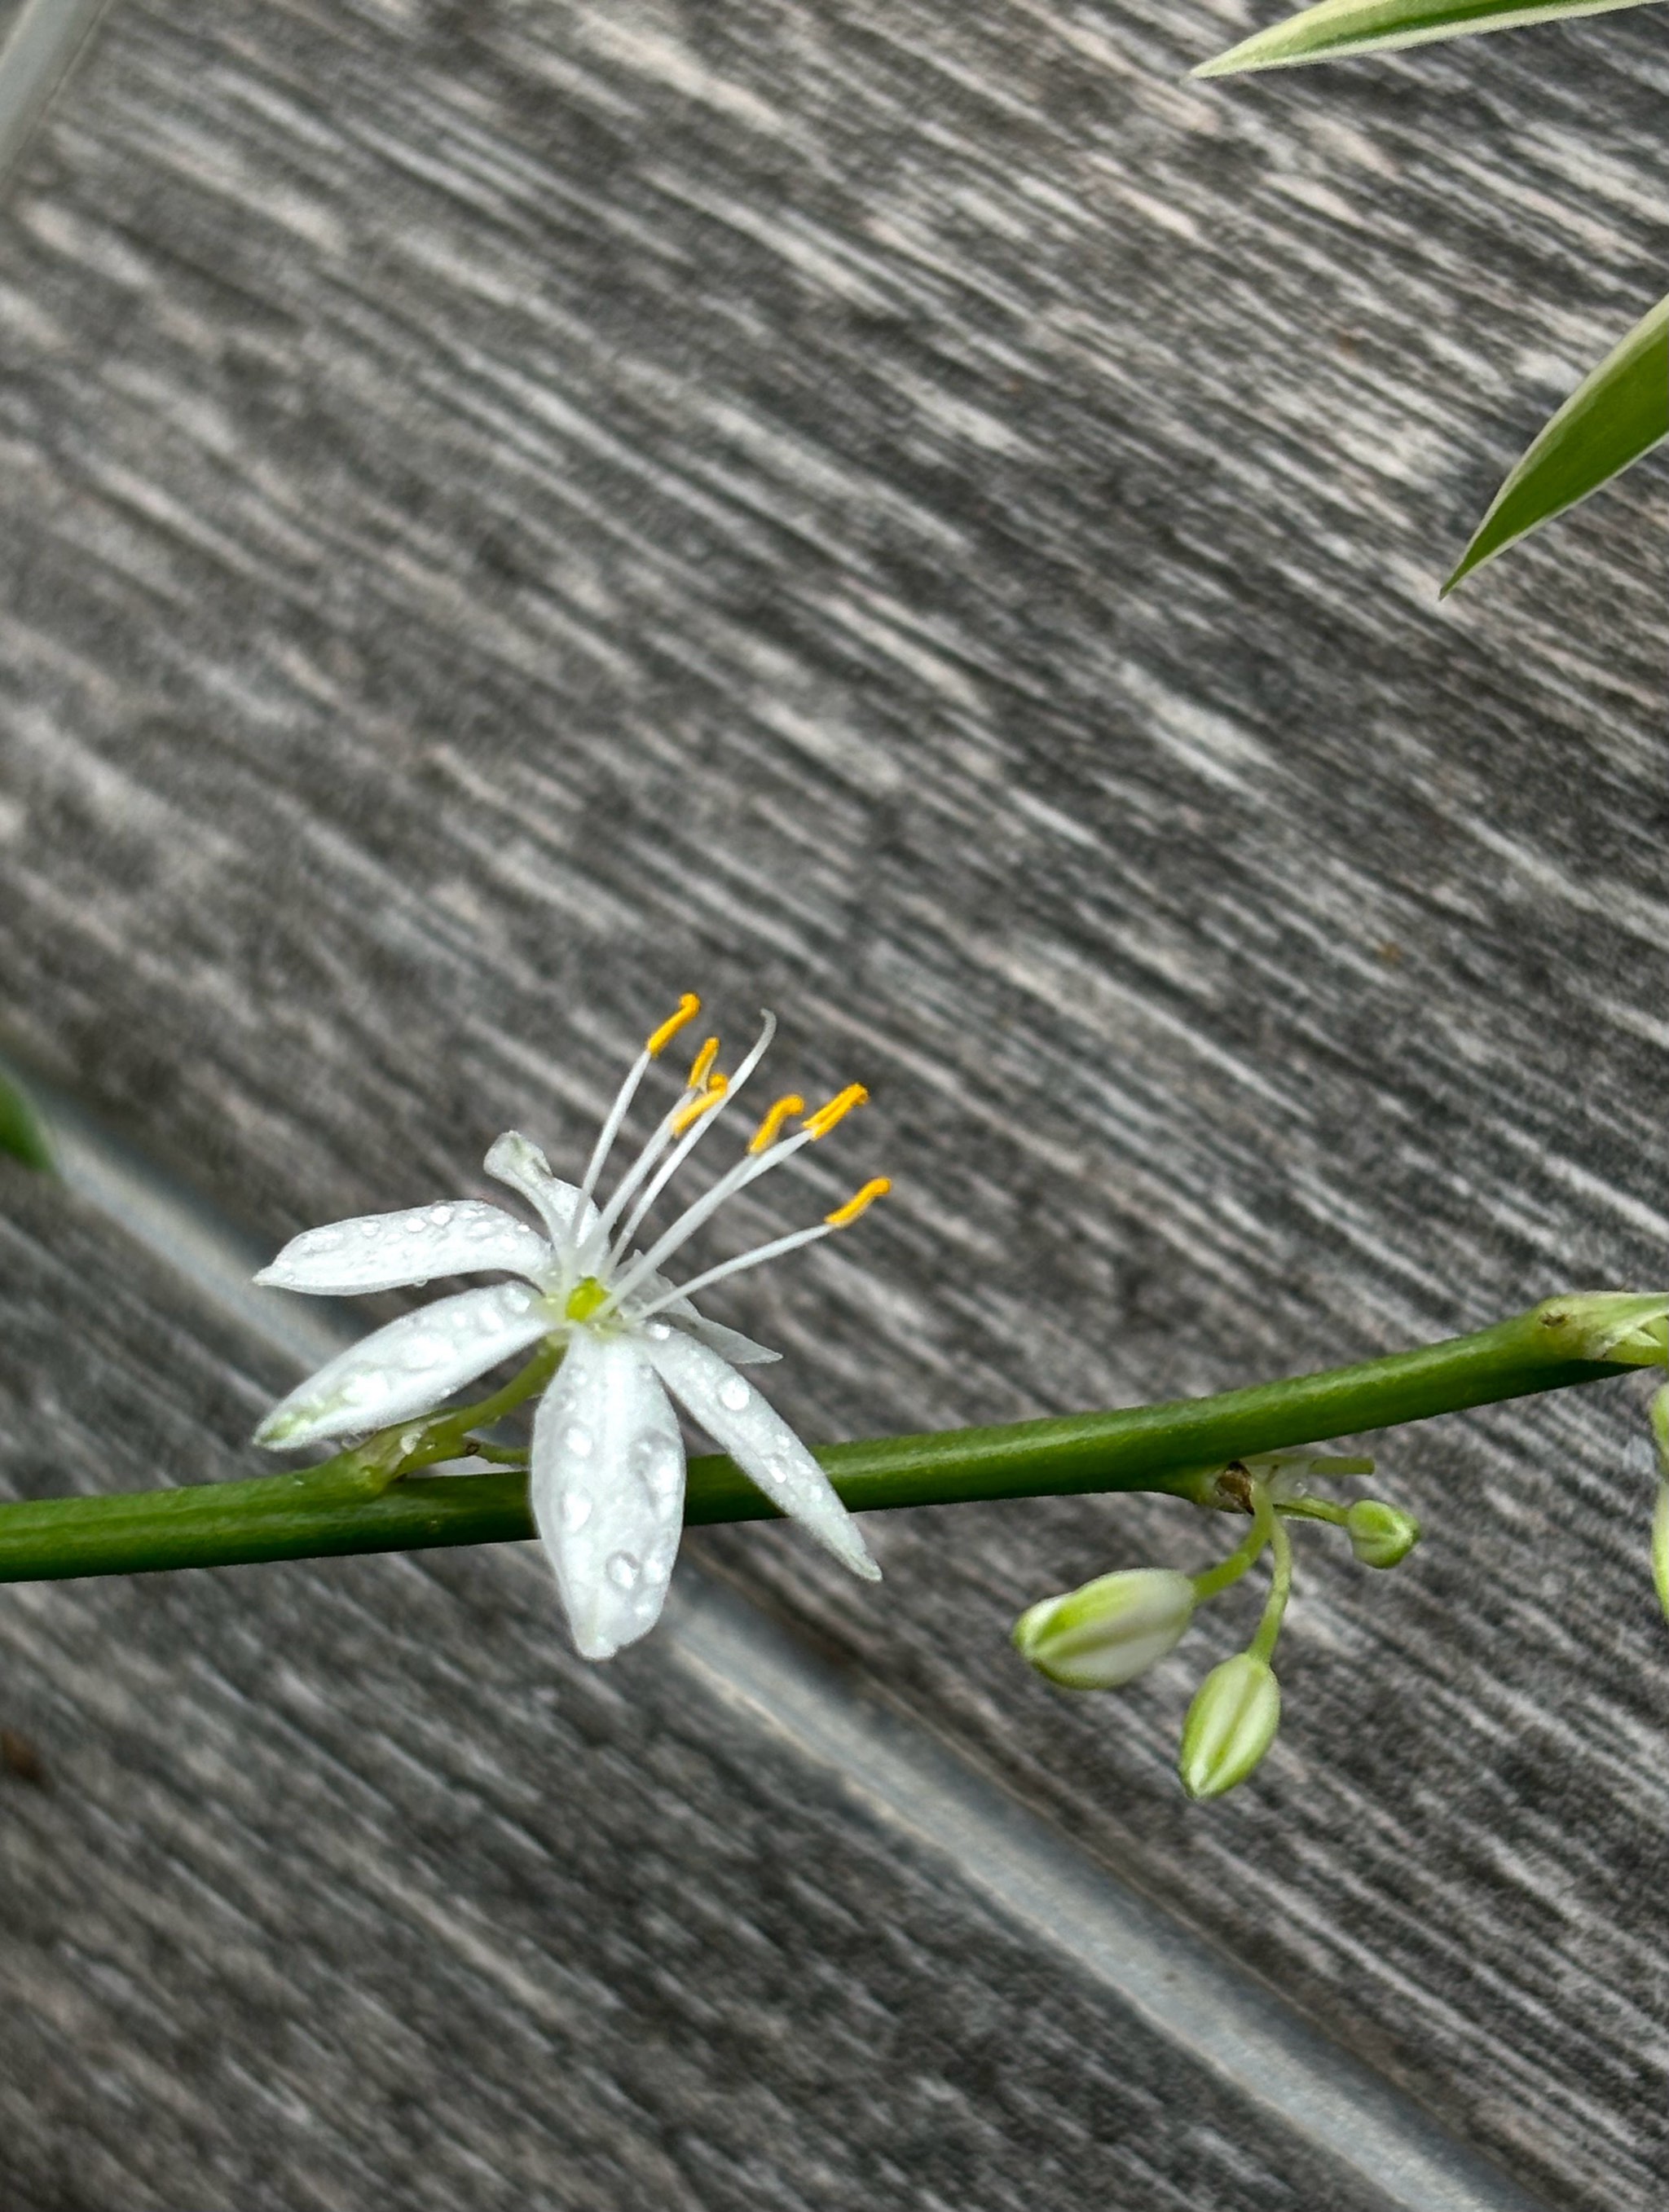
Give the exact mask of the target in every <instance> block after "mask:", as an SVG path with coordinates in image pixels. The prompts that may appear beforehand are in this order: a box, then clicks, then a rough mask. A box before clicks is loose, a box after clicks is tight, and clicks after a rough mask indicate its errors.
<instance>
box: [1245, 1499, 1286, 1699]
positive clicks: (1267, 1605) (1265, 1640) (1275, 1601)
mask: <svg viewBox="0 0 1669 2212" xmlns="http://www.w3.org/2000/svg"><path fill="white" fill-rule="evenodd" d="M1269 1540H1270V1550H1271V1551H1272V1552H1273V1553H1274V1554H1275V1572H1274V1574H1273V1575H1272V1576H1271V1577H1270V1586H1269V1595H1268V1597H1267V1598H1266V1599H1265V1600H1264V1617H1263V1619H1262V1620H1260V1621H1259V1622H1258V1633H1257V1634H1256V1635H1255V1636H1254V1637H1253V1638H1252V1643H1251V1645H1250V1647H1249V1649H1250V1650H1251V1653H1252V1657H1253V1658H1254V1659H1261V1660H1262V1661H1263V1662H1264V1665H1265V1666H1266V1667H1267V1666H1268V1664H1269V1662H1270V1660H1271V1659H1272V1658H1274V1656H1275V1639H1276V1637H1277V1636H1279V1635H1280V1633H1281V1623H1282V1620H1284V1619H1285V1618H1286V1613H1287V1600H1288V1598H1289V1597H1290V1596H1291V1595H1292V1538H1291V1537H1290V1536H1289V1535H1288V1534H1287V1532H1286V1530H1285V1529H1284V1528H1282V1526H1281V1523H1280V1522H1278V1521H1276V1522H1272V1524H1271V1526H1270V1532H1269Z"/></svg>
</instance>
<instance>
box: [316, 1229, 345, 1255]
mask: <svg viewBox="0 0 1669 2212" xmlns="http://www.w3.org/2000/svg"><path fill="white" fill-rule="evenodd" d="M341 1242H342V1231H340V1230H339V1229H315V1230H314V1232H313V1234H312V1236H311V1237H308V1251H309V1252H334V1251H335V1249H336V1248H337V1246H338V1244H339V1243H341Z"/></svg>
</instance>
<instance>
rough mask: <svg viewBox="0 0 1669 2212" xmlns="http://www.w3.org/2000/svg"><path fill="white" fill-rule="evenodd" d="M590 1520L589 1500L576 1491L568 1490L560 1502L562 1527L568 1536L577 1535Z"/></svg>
mask: <svg viewBox="0 0 1669 2212" xmlns="http://www.w3.org/2000/svg"><path fill="white" fill-rule="evenodd" d="M590 1518H591V1500H590V1499H589V1498H587V1497H584V1496H582V1493H581V1492H579V1491H577V1490H570V1491H569V1492H567V1494H566V1495H565V1496H564V1498H563V1501H562V1525H563V1528H565V1529H566V1530H567V1531H568V1533H569V1534H570V1536H574V1535H577V1534H579V1532H580V1530H581V1529H582V1528H584V1526H585V1524H586V1522H588V1520H589V1519H590Z"/></svg>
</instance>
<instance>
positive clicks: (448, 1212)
mask: <svg viewBox="0 0 1669 2212" xmlns="http://www.w3.org/2000/svg"><path fill="white" fill-rule="evenodd" d="M552 1261H553V1255H552V1253H551V1247H550V1246H549V1245H548V1244H547V1243H545V1239H544V1238H543V1237H541V1236H540V1235H539V1231H537V1230H535V1229H530V1228H529V1227H528V1226H527V1223H526V1222H525V1221H518V1220H517V1219H516V1218H515V1215H514V1214H510V1213H506V1212H504V1211H503V1208H502V1207H501V1206H488V1205H486V1204H484V1202H483V1200H480V1199H478V1198H456V1199H447V1200H442V1202H441V1203H440V1204H439V1205H436V1206H408V1207H407V1208H406V1209H405V1212H401V1213H366V1214H362V1215H361V1216H360V1217H359V1218H357V1219H356V1220H354V1221H332V1222H331V1223H330V1224H329V1225H328V1226H327V1227H326V1228H323V1229H308V1230H304V1231H303V1232H302V1235H301V1236H299V1237H292V1238H291V1239H290V1241H289V1243H288V1244H286V1245H285V1247H284V1249H283V1251H282V1252H280V1253H279V1255H278V1256H277V1259H276V1260H275V1261H273V1262H272V1264H271V1267H263V1268H262V1269H261V1272H260V1273H259V1275H257V1276H256V1278H255V1280H256V1281H257V1282H258V1283H271V1284H273V1285H276V1286H277V1288H278V1289H279V1290H281V1291H309V1292H311V1293H312V1294H314V1295H315V1296H318V1297H347V1296H349V1295H350V1294H351V1293H352V1292H354V1291H392V1290H394V1289H397V1288H398V1287H399V1285H402V1284H406V1283H427V1282H430V1281H432V1280H433V1279H434V1278H435V1277H436V1275H473V1274H479V1273H485V1272H487V1271H488V1270H489V1269H496V1268H499V1267H503V1268H506V1269H508V1270H509V1273H512V1274H516V1275H526V1276H527V1278H528V1279H529V1280H530V1281H533V1282H537V1281H538V1280H539V1278H540V1275H541V1273H546V1274H548V1273H549V1272H550V1270H551V1265H552Z"/></svg>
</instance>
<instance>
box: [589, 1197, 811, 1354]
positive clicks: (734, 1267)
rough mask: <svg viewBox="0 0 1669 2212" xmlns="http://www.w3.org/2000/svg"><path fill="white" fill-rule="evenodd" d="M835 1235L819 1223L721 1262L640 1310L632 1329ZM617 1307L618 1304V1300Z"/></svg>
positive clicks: (776, 1238)
mask: <svg viewBox="0 0 1669 2212" xmlns="http://www.w3.org/2000/svg"><path fill="white" fill-rule="evenodd" d="M833 1234H834V1231H832V1230H831V1228H830V1226H829V1225H828V1223H827V1222H826V1221H819V1223H818V1224H817V1225H816V1227H815V1228H813V1229H796V1230H795V1231H793V1232H792V1233H791V1234H790V1235H789V1236H787V1237H773V1238H772V1239H771V1243H769V1244H761V1245H760V1246H759V1247H758V1250H757V1251H753V1252H743V1253H740V1254H739V1255H738V1256H737V1257H736V1258H735V1259H734V1260H721V1261H720V1262H719V1264H718V1266H717V1267H710V1268H708V1270H707V1272H706V1273H705V1274H703V1275H696V1276H693V1277H692V1278H691V1280H690V1281H689V1282H687V1283H680V1284H679V1286H678V1288H677V1289H676V1290H675V1291H667V1295H666V1296H665V1297H661V1298H657V1299H656V1300H655V1303H654V1304H653V1305H647V1306H642V1307H640V1308H639V1309H638V1310H637V1312H636V1313H634V1314H633V1315H632V1316H631V1322H632V1326H633V1327H634V1328H638V1327H641V1325H642V1324H643V1322H646V1321H649V1320H650V1319H651V1318H652V1317H653V1316H655V1315H656V1314H658V1313H661V1312H663V1311H664V1310H666V1308H667V1307H668V1306H675V1305H676V1304H678V1302H679V1299H680V1298H687V1297H689V1296H690V1295H691V1292H692V1291H707V1290H710V1289H711V1288H712V1286H713V1285H714V1284H715V1283H718V1282H722V1281H723V1279H724V1278H725V1277H726V1276H727V1275H740V1273H741V1272H742V1270H743V1269H744V1268H745V1267H762V1266H763V1265H764V1262H765V1261H767V1260H780V1259H781V1258H782V1256H783V1253H784V1252H797V1251H798V1250H799V1249H800V1247H801V1245H802V1244H814V1243H816V1242H817V1240H818V1238H819V1237H831V1236H832V1235H833ZM616 1303H617V1304H618V1297H617V1299H616Z"/></svg>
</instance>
